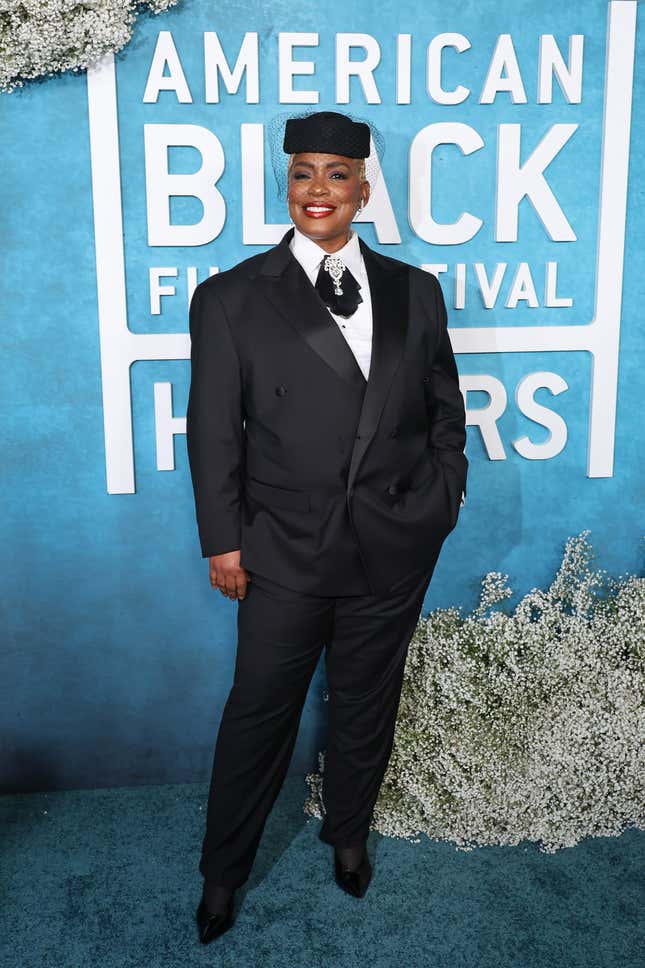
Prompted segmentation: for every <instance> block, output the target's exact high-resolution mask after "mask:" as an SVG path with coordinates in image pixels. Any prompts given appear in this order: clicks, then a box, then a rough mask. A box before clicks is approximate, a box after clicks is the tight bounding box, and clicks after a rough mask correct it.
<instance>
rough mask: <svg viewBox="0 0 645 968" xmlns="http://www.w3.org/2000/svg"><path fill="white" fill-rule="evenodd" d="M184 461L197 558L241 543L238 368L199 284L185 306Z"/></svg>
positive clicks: (226, 332)
mask: <svg viewBox="0 0 645 968" xmlns="http://www.w3.org/2000/svg"><path fill="white" fill-rule="evenodd" d="M190 340H191V349H190V392H189V395H188V409H187V413H186V440H187V447H188V460H189V463H190V473H191V477H192V482H193V491H194V494H195V510H196V514H197V526H198V530H199V539H200V543H201V549H202V557H204V558H208V557H210V556H211V555H219V554H223V553H224V552H226V551H236V550H237V549H239V548H240V544H241V527H240V503H241V489H242V468H243V461H244V444H245V441H244V426H243V420H244V409H243V402H242V378H241V367H240V361H239V357H238V355H237V350H236V348H235V344H234V342H233V337H232V335H231V331H230V328H229V324H228V321H227V318H226V314H225V311H224V306H223V304H222V302H221V300H220V298H219V297H218V296H217V295H216V293H215V291H214V289H213V287H212V286H209V287H208V288H206V287H205V285H204V284H203V283H202V284H201V285H200V286H198V287H197V288H196V289H195V292H194V293H193V297H192V299H191V302H190Z"/></svg>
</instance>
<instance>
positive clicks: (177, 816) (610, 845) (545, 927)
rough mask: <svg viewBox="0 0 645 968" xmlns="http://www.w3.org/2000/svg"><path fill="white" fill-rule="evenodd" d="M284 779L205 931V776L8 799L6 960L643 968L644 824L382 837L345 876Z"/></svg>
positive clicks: (40, 967) (1, 854) (41, 965)
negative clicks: (608, 834)
mask: <svg viewBox="0 0 645 968" xmlns="http://www.w3.org/2000/svg"><path fill="white" fill-rule="evenodd" d="M307 791H308V788H307V785H306V783H305V782H304V780H303V779H300V778H296V777H291V778H289V779H288V780H287V782H286V783H285V785H284V787H283V789H282V792H281V793H280V796H279V798H278V801H277V802H276V805H275V807H274V809H273V812H272V814H271V816H270V817H269V820H268V822H267V826H266V828H265V831H264V836H263V839H262V842H261V845H260V850H259V853H258V856H257V859H256V863H255V866H254V868H253V872H252V874H251V877H250V879H249V881H247V883H246V884H245V885H244V887H243V888H242V889H240V890H239V891H238V892H237V906H236V912H237V920H236V924H235V925H234V927H233V928H232V929H231V930H230V931H229V932H228V933H227V934H225V935H223V936H222V937H221V938H218V939H216V940H215V941H214V942H213V943H212V944H210V945H207V946H202V945H200V944H199V942H198V940H197V934H196V931H197V929H196V926H195V923H194V910H195V908H196V906H197V902H198V900H199V896H200V893H201V875H200V874H199V872H198V869H197V862H198V855H199V847H200V845H201V837H202V832H203V823H204V815H205V808H206V793H207V788H206V786H205V785H204V784H193V785H188V786H186V785H182V786H156V787H150V786H148V787H129V788H126V789H117V790H82V791H73V792H65V793H50V794H44V793H42V794H29V795H22V796H5V797H0V965H2V968H5V966H7V968H32V966H33V968H94V966H96V968H99V966H100V968H117V966H118V968H131V966H132V968H133V966H137V968H155V966H160V968H161V966H163V968H190V966H193V965H217V966H222V968H256V966H257V968H318V966H321V968H359V966H360V968H364V966H369V968H417V966H424V968H426V966H427V968H511V966H512V968H538V966H539V968H643V965H644V964H645V958H644V957H643V953H644V952H645V923H644V911H645V892H644V889H643V874H644V871H645V863H644V860H645V832H643V831H640V830H635V829H628V830H627V831H625V832H624V833H623V835H622V836H621V837H616V838H596V839H592V840H588V841H586V842H584V843H583V844H581V845H580V846H578V847H575V848H569V849H565V850H561V851H559V852H558V853H556V854H548V855H547V854H544V853H541V852H540V851H539V850H538V849H537V848H536V847H535V846H533V845H531V844H523V845H521V846H519V847H485V848H479V849H476V850H473V851H471V852H464V851H459V850H456V849H455V848H454V847H453V846H451V845H449V844H444V843H434V842H432V841H430V840H428V839H427V838H425V837H423V838H422V840H421V843H419V844H409V843H407V842H405V841H400V840H393V839H390V838H385V837H381V836H380V835H378V834H374V833H371V834H370V840H369V851H370V856H371V858H372V863H373V867H374V874H373V878H372V883H371V885H370V888H369V890H368V892H367V894H366V896H365V897H364V898H363V899H361V900H359V899H356V898H352V897H349V896H347V895H346V894H344V893H343V892H342V891H341V890H340V889H339V888H338V887H337V886H336V884H335V883H334V880H333V875H332V851H331V848H330V847H329V846H327V845H326V844H323V843H322V842H321V841H320V840H319V839H318V837H317V832H318V829H319V826H320V821H319V820H316V819H311V818H307V817H305V816H304V814H303V813H302V803H303V801H304V799H305V796H306V794H307Z"/></svg>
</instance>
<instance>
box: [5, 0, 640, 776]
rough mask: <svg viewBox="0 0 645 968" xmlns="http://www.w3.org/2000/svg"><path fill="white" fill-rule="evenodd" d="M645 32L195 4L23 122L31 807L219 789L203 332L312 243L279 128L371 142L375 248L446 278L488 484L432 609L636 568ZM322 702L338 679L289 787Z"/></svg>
mask: <svg viewBox="0 0 645 968" xmlns="http://www.w3.org/2000/svg"><path fill="white" fill-rule="evenodd" d="M637 8H638V4H637V3H634V2H611V3H604V2H598V0H593V2H592V0H586V2H585V0H583V2H580V3H578V4H576V5H573V4H562V3H555V2H550V0H548V2H546V0H545V2H541V3H533V4H524V3H519V4H518V3H510V2H508V3H502V4H501V5H500V4H499V3H496V2H493V0H482V2H480V3H478V4H462V5H461V6H460V7H457V8H455V7H454V6H451V5H449V4H441V3H421V2H420V0H400V2H398V3H396V4H389V3H388V4H384V5H381V6H380V7H379V9H378V16H375V10H374V7H373V5H372V4H370V3H368V2H367V0H356V2H355V3H354V4H352V6H351V8H342V7H335V6H333V5H327V4H322V3H318V2H314V0H303V3H300V4H298V5H297V6H295V7H294V5H293V4H285V3H283V2H282V0H276V2H274V3H271V4H260V5H258V4H256V3H251V2H250V0H239V2H236V3H235V4H234V5H229V4H225V3H212V2H207V0H183V2H181V3H180V4H179V5H178V6H177V7H175V8H172V9H171V10H169V11H167V12H166V13H164V14H163V15H161V16H158V17H143V18H141V20H140V21H139V22H138V23H137V26H136V29H135V33H134V36H133V39H132V41H131V42H130V44H129V45H128V46H127V47H126V48H125V49H124V50H123V51H122V52H120V53H119V54H117V55H116V56H111V55H110V56H107V57H105V58H104V59H103V60H102V61H101V62H100V63H99V64H98V65H96V66H94V67H93V68H91V69H90V70H89V71H88V73H87V74H72V73H70V74H67V75H64V76H62V77H53V78H50V79H47V80H45V81H42V82H37V83H31V84H28V85H26V86H25V88H24V89H22V90H20V91H17V92H14V93H13V94H11V95H3V97H2V107H3V113H4V119H5V120H4V126H5V131H6V132H7V137H5V138H3V139H2V140H3V146H2V149H0V150H1V151H2V165H3V182H4V188H5V191H6V194H5V198H4V202H3V213H2V222H3V242H4V244H3V250H4V253H3V255H4V256H5V259H4V263H5V264H4V272H3V276H4V279H3V288H4V291H5V295H4V298H3V304H4V307H3V308H4V310H5V312H4V313H3V318H4V325H3V332H2V338H3V341H4V345H5V350H4V359H5V376H6V382H5V387H6V394H7V398H6V405H5V408H4V416H3V427H4V430H5V433H6V437H5V443H4V447H3V454H4V457H5V462H4V467H5V474H4V475H3V476H4V479H5V482H6V488H7V500H6V502H5V508H6V510H5V514H4V516H3V528H4V543H3V547H4V551H5V558H6V567H5V570H4V571H5V575H4V579H3V582H4V592H3V597H4V605H5V611H6V628H7V629H8V632H7V634H8V642H9V647H8V650H7V651H6V653H5V663H6V675H3V676H2V682H1V683H0V690H2V710H3V712H2V723H1V728H2V732H3V735H4V736H6V737H7V739H8V747H7V749H8V755H7V756H6V757H5V759H4V762H3V766H2V771H3V775H2V776H1V777H0V780H1V782H2V785H3V789H7V790H9V789H30V788H32V789H47V788H55V787H65V786H95V785H96V786H102V785H107V784H118V783H125V784H127V783H139V782H164V781H172V782H174V781H183V780H202V779H204V778H205V776H206V775H207V771H208V768H209V767H210V756H211V752H212V742H213V740H214V737H215V732H216V728H217V724H218V721H219V716H220V713H221V709H222V705H223V703H224V701H225V699H226V695H227V693H228V689H229V688H230V685H231V681H232V673H233V665H234V660H235V635H236V628H235V620H236V609H237V606H236V605H235V604H234V603H231V602H229V601H228V600H226V599H224V598H223V597H222V596H221V595H220V594H219V593H214V592H213V591H212V590H211V589H210V585H209V583H208V574H207V563H206V562H205V561H204V560H203V559H201V556H200V551H199V543H198V538H197V529H196V524H195V518H194V509H193V503H192V489H191V486H190V476H189V470H188V463H187V456H186V443H185V412H186V403H187V396H188V386H189V378H190V367H189V362H188V359H189V355H190V343H189V336H188V305H189V302H190V297H191V295H192V292H193V290H194V288H195V286H196V285H197V284H198V283H199V282H200V281H201V280H203V279H205V278H206V277H207V276H208V275H211V274H213V273H217V272H220V271H223V270H225V269H227V268H229V267H231V266H233V265H234V264H236V263H237V262H239V261H241V260H242V259H244V258H246V257H248V256H249V255H253V254H255V253H257V252H261V251H263V250H265V249H266V248H268V247H269V246H271V245H274V244H275V243H277V242H278V241H279V240H280V238H281V237H282V235H283V233H284V232H285V231H286V229H287V228H288V227H289V225H290V220H289V216H288V212H287V208H286V202H285V201H283V200H280V199H279V198H278V197H277V192H276V183H275V179H274V175H273V171H272V167H271V157H270V151H269V143H268V136H267V124H268V122H269V120H270V119H271V118H272V117H274V116H275V115H276V114H277V113H282V112H285V111H289V110H293V111H294V113H299V112H301V111H304V110H323V109H331V110H334V109H335V110H339V111H343V110H347V111H348V112H350V113H354V114H357V115H360V116H363V117H368V118H370V119H371V120H372V121H374V122H375V123H376V125H377V126H378V127H379V129H380V130H381V132H382V133H383V136H384V138H385V152H384V154H383V157H382V158H381V177H379V180H378V182H377V185H376V187H375V191H374V192H373V194H372V198H371V199H370V202H369V204H368V206H367V207H366V208H365V209H364V210H363V212H362V213H361V215H360V217H359V219H357V221H356V223H355V227H356V229H357V231H358V232H359V234H360V235H361V236H362V237H363V238H364V239H365V241H366V242H367V243H368V244H369V245H371V246H372V247H374V248H377V249H379V251H382V252H384V253H385V254H387V255H391V256H394V257H395V258H398V259H402V260H404V261H406V262H410V263H412V264H414V265H418V266H421V267H423V268H424V269H425V270H426V271H428V272H432V273H434V274H436V275H437V277H438V278H439V280H440V282H441V286H442V289H443V293H444V297H445V301H446V305H447V308H448V316H449V326H450V336H451V340H452V344H453V348H454V350H455V353H456V356H457V363H458V367H459V373H460V381H461V388H462V392H463V395H464V400H465V403H466V409H467V419H468V444H467V455H468V457H469V460H470V475H469V490H468V498H467V502H466V504H465V505H464V507H463V508H462V510H461V514H460V520H459V524H458V526H457V529H456V530H455V531H454V532H453V533H452V534H451V535H450V536H449V538H448V540H447V541H446V543H445V545H444V549H443V552H442V556H441V558H440V561H439V564H438V566H437V569H436V571H435V576H434V579H433V582H432V585H431V588H430V589H429V592H428V595H427V598H426V603H425V609H426V610H427V609H429V608H434V607H439V606H447V605H456V606H461V607H462V608H463V609H464V610H468V609H470V608H472V607H473V606H474V605H475V604H476V602H477V599H478V593H479V588H480V582H481V579H482V577H483V576H484V575H485V574H486V573H487V572H489V571H501V572H504V573H506V574H508V575H509V577H510V581H511V584H512V587H513V589H514V591H515V592H516V593H517V595H518V596H519V595H520V594H522V593H524V592H526V591H527V590H529V588H531V587H533V586H536V585H537V586H542V587H544V586H546V585H547V584H548V583H549V582H550V581H551V580H552V578H553V576H554V574H555V571H556V570H557V567H558V565H559V563H560V560H561V556H562V551H563V547H564V543H565V541H566V539H567V538H568V537H569V536H571V535H574V534H577V533H579V532H580V531H582V530H584V529H588V530H589V531H590V540H591V542H592V544H593V545H594V548H595V550H596V552H597V555H598V563H599V565H601V566H602V567H605V568H606V569H607V570H608V571H610V572H612V573H615V574H618V573H623V572H625V571H641V567H642V536H643V488H642V457H641V453H642V448H643V445H644V444H645V439H644V438H645V435H644V434H643V430H642V424H643V418H642V415H641V410H642V399H643V393H642V390H643V377H642V366H643V348H644V346H645V337H644V335H643V333H644V327H643V323H642V306H643V299H644V298H645V285H644V283H643V272H642V262H641V261H640V259H641V251H642V245H643V223H644V216H643V209H642V200H643V191H642V182H643V177H644V175H645V171H644V169H643V162H642V157H643V148H645V137H644V135H643V127H642V124H640V125H639V124H638V118H639V116H640V118H641V120H642V112H643V76H642V58H641V60H640V61H639V58H638V53H639V52H640V53H641V54H642V51H643V31H642V23H638V9H637ZM641 19H642V18H641ZM323 687H324V673H323V670H322V665H321V667H320V668H319V670H318V672H317V674H316V677H315V679H314V684H313V686H312V689H311V690H310V694H309V698H308V701H307V706H306V709H305V713H304V715H303V720H302V729H301V734H300V737H299V740H298V745H297V747H296V752H295V755H294V759H293V761H292V770H293V771H299V772H301V771H303V770H305V769H308V768H309V767H310V766H311V763H312V758H313V757H314V756H315V752H316V751H317V749H318V748H320V747H321V745H322V744H323V743H324V705H323V701H322V698H321V693H322V689H323Z"/></svg>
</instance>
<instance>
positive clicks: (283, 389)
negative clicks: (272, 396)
mask: <svg viewBox="0 0 645 968" xmlns="http://www.w3.org/2000/svg"><path fill="white" fill-rule="evenodd" d="M275 392H276V394H277V395H278V396H279V397H283V396H284V395H285V393H286V392H287V388H286V387H283V386H282V384H280V386H278V387H276V388H275Z"/></svg>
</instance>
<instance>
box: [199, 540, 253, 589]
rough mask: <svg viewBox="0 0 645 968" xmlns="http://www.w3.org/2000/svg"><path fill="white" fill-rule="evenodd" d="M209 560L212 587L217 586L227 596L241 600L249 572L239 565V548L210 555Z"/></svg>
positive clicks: (249, 578)
mask: <svg viewBox="0 0 645 968" xmlns="http://www.w3.org/2000/svg"><path fill="white" fill-rule="evenodd" d="M209 562H210V581H211V585H212V587H213V588H219V590H220V591H221V593H222V595H226V597H227V598H230V599H232V600H233V601H235V599H239V600H240V601H243V599H244V597H245V596H246V586H247V583H248V582H250V581H251V575H250V573H249V572H248V571H247V570H246V569H245V568H242V566H241V565H240V549H239V548H238V550H237V551H226V552H224V554H222V555H212V556H211V558H210V559H209Z"/></svg>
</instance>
